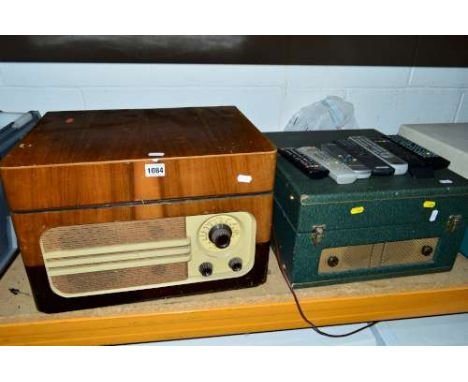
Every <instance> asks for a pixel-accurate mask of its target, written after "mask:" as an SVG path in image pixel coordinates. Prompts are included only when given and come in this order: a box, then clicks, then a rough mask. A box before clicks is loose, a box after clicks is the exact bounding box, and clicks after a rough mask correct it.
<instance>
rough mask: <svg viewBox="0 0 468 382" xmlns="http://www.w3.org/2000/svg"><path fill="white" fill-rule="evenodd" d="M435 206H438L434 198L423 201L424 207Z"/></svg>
mask: <svg viewBox="0 0 468 382" xmlns="http://www.w3.org/2000/svg"><path fill="white" fill-rule="evenodd" d="M435 206H436V202H434V201H433V200H426V201H424V203H423V207H424V208H434V207H435Z"/></svg>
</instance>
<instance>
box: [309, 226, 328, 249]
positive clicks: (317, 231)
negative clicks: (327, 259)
mask: <svg viewBox="0 0 468 382" xmlns="http://www.w3.org/2000/svg"><path fill="white" fill-rule="evenodd" d="M326 228H327V226H326V225H325V224H321V225H313V226H312V243H313V244H314V246H315V247H316V246H317V245H318V244H320V242H321V241H322V240H323V237H324V236H325V229H326Z"/></svg>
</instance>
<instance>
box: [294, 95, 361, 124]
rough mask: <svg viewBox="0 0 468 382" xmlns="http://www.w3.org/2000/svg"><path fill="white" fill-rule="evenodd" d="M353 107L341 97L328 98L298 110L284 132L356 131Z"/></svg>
mask: <svg viewBox="0 0 468 382" xmlns="http://www.w3.org/2000/svg"><path fill="white" fill-rule="evenodd" d="M357 128H358V126H357V123H356V119H355V118H354V106H353V104H352V103H350V102H346V101H345V100H344V99H343V98H341V97H336V96H328V97H327V98H325V99H323V100H321V101H319V102H315V103H313V104H311V105H308V106H305V107H303V108H302V109H300V110H299V111H298V112H297V113H296V114H294V115H293V117H292V118H291V119H290V120H289V122H288V124H287V125H286V128H285V131H307V130H334V129H337V130H340V129H357Z"/></svg>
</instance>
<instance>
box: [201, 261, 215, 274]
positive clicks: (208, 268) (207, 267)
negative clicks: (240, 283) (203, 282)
mask: <svg viewBox="0 0 468 382" xmlns="http://www.w3.org/2000/svg"><path fill="white" fill-rule="evenodd" d="M198 270H199V271H200V273H201V274H202V276H204V277H208V276H211V274H212V273H213V264H211V263H201V264H200V266H199V267H198Z"/></svg>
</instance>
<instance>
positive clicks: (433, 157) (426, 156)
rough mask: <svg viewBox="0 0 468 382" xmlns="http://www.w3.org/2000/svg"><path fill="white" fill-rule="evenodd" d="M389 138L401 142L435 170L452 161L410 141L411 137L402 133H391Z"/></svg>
mask: <svg viewBox="0 0 468 382" xmlns="http://www.w3.org/2000/svg"><path fill="white" fill-rule="evenodd" d="M388 138H389V139H390V140H391V141H393V142H395V143H397V144H399V145H400V146H402V147H404V148H405V149H406V150H409V151H411V152H412V153H413V154H415V155H416V156H418V157H419V158H420V159H422V160H423V161H424V162H426V163H427V164H428V165H429V166H431V167H432V168H433V169H434V170H442V169H444V168H447V167H448V166H449V165H450V161H448V160H447V159H445V158H442V157H441V156H439V155H437V154H436V153H433V152H432V151H430V150H428V149H425V148H424V147H422V146H420V145H418V144H417V143H414V142H413V141H410V140H409V139H407V138H405V137H402V136H401V135H389V136H388Z"/></svg>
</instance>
